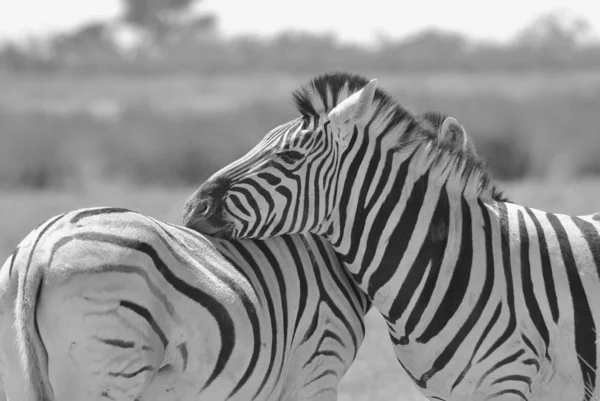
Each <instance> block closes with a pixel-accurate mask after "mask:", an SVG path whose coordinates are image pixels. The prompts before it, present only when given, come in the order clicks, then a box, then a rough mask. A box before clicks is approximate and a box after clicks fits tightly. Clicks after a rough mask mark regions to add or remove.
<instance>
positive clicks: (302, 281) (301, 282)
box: [273, 235, 316, 344]
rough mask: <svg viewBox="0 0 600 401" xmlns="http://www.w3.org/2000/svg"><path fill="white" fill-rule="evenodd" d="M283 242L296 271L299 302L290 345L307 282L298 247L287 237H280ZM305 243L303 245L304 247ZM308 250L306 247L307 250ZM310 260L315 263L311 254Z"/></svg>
mask: <svg viewBox="0 0 600 401" xmlns="http://www.w3.org/2000/svg"><path fill="white" fill-rule="evenodd" d="M282 239H283V241H284V242H285V245H286V246H287V250H288V251H289V252H290V254H291V255H292V259H293V261H294V266H293V270H294V271H296V272H297V273H298V286H299V289H298V296H299V299H298V300H299V302H298V311H297V312H296V320H295V322H294V331H293V333H292V339H291V341H290V343H292V344H293V343H294V339H295V338H296V331H297V330H298V327H299V326H300V319H301V318H302V315H303V314H304V310H305V309H306V302H305V301H304V300H305V299H306V298H307V296H308V282H307V279H306V275H305V271H304V269H303V267H304V264H303V263H302V258H301V257H300V254H299V253H298V246H297V242H296V241H294V239H293V238H292V237H290V236H289V235H284V236H282ZM304 244H305V243H303V245H304ZM308 249H309V248H308V247H307V250H308ZM310 256H311V259H309V260H310V261H311V262H312V263H316V261H315V260H314V259H313V258H312V254H310ZM273 268H274V269H277V268H278V266H274V267H273ZM289 268H290V270H291V269H292V267H291V266H290V267H289Z"/></svg>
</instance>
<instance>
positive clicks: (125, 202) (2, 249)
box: [0, 179, 600, 401]
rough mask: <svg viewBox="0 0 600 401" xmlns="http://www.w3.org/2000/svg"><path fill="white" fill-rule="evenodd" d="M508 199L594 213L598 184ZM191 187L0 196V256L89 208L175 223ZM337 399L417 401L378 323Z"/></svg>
mask: <svg viewBox="0 0 600 401" xmlns="http://www.w3.org/2000/svg"><path fill="white" fill-rule="evenodd" d="M503 187H504V188H505V189H506V191H507V193H508V195H509V196H510V197H511V199H512V200H513V201H515V202H518V203H521V204H525V205H528V206H531V207H534V208H540V209H544V210H548V211H554V212H563V213H571V214H585V213H591V212H594V211H598V210H600V205H599V203H600V201H599V200H600V180H593V179H590V180H580V181H564V182H558V181H551V182H534V181H530V182H520V183H513V184H510V185H504V186H503ZM191 192H192V188H180V189H168V190H167V189H164V188H156V189H149V188H147V189H143V190H141V189H135V188H130V187H118V186H112V187H102V188H100V187H97V188H95V189H94V190H93V191H85V192H31V191H10V192H7V191H4V192H2V193H0V221H2V224H3V229H2V234H0V257H1V258H2V259H3V258H4V257H6V256H8V254H9V253H10V252H11V251H12V249H13V248H14V246H15V245H16V244H17V243H18V242H19V241H20V240H21V239H22V238H23V237H24V236H25V234H26V233H27V232H29V231H30V230H31V229H33V228H34V227H35V226H37V225H38V224H39V223H40V222H42V221H44V220H46V219H48V218H49V217H51V216H53V215H55V214H58V213H61V212H65V211H67V210H70V209H74V208H79V207H89V206H101V205H104V206H121V207H128V208H131V209H135V210H138V211H140V212H143V213H146V214H149V215H152V216H154V217H157V218H160V219H163V220H167V221H170V222H179V221H180V218H179V215H180V211H181V209H182V205H183V202H184V201H185V199H186V198H187V196H188V195H189V194H190V193H191ZM340 392H341V396H340V399H341V400H344V401H350V400H373V399H378V400H396V401H417V400H419V401H423V400H424V399H423V398H421V397H420V396H419V395H418V393H417V390H416V389H415V387H414V386H413V385H412V383H410V382H409V381H408V379H407V377H406V375H405V374H404V372H403V371H402V370H401V368H400V367H399V365H398V364H397V362H396V361H395V359H394V357H393V352H392V349H391V346H390V344H389V339H388V335H387V332H386V328H385V325H384V324H383V321H382V319H381V318H380V316H379V315H378V314H377V313H376V312H371V313H370V314H369V315H368V317H367V337H366V340H365V342H364V344H363V346H362V348H361V350H360V352H359V355H358V358H357V360H356V361H355V363H354V365H353V366H352V368H351V370H350V372H349V373H348V374H347V376H346V377H345V378H344V380H343V382H342V385H341V388H340ZM0 398H1V397H0Z"/></svg>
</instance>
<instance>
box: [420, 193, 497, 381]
mask: <svg viewBox="0 0 600 401" xmlns="http://www.w3.org/2000/svg"><path fill="white" fill-rule="evenodd" d="M461 210H462V221H461V223H462V234H461V240H460V251H459V253H458V259H457V260H456V265H455V266H454V271H453V272H452V277H451V278H450V283H449V284H448V288H447V289H446V292H445V293H444V297H443V298H442V300H441V302H440V304H439V306H438V309H437V310H436V311H435V314H434V315H433V317H432V318H431V320H430V322H429V325H428V326H427V328H426V329H425V330H424V331H423V333H422V334H421V335H420V336H419V337H418V338H417V341H418V342H420V343H422V344H426V343H428V342H429V341H430V340H431V339H432V338H433V337H435V336H437V335H438V334H439V333H440V332H441V331H442V330H443V329H444V327H446V325H447V324H448V322H449V321H450V319H452V317H453V316H454V314H455V313H456V312H457V311H458V308H459V306H460V304H461V303H462V301H463V299H464V297H465V293H466V292H467V288H468V286H469V280H470V277H471V267H472V265H473V228H472V222H471V211H470V209H469V204H468V203H467V201H466V200H464V199H462V200H461ZM488 285H489V284H488ZM486 290H487V289H486ZM485 301H486V298H483V299H482V298H481V297H480V298H479V301H478V302H479V305H478V306H479V307H480V308H483V306H484V305H485ZM480 313H481V310H479V311H478V314H480ZM471 317H473V315H472V316H471ZM463 327H468V326H463ZM455 340H456V337H455ZM456 341H458V340H456ZM454 345H456V346H457V345H458V344H454ZM447 350H448V349H447ZM448 351H450V350H448ZM441 356H442V355H440V357H441ZM440 357H438V359H437V360H436V362H437V363H438V364H444V365H445V363H447V362H448V361H447V360H445V358H443V359H440ZM445 357H447V356H446V355H445ZM444 362H445V363H444ZM440 366H441V365H440ZM437 368H438V367H436V366H433V367H432V368H431V370H430V372H427V373H425V374H424V375H423V379H425V380H426V378H429V377H431V376H430V375H432V374H434V373H435V371H436V370H437Z"/></svg>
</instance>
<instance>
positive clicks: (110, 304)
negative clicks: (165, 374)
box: [38, 272, 166, 401]
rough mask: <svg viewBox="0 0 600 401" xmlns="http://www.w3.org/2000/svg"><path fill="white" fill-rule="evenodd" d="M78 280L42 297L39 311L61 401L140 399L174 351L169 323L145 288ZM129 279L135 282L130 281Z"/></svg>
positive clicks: (121, 278) (107, 276)
mask: <svg viewBox="0 0 600 401" xmlns="http://www.w3.org/2000/svg"><path fill="white" fill-rule="evenodd" d="M94 276H95V275H94V274H91V275H90V274H78V275H74V276H71V277H70V278H69V279H68V280H66V281H63V282H61V283H59V284H58V285H56V286H54V287H52V286H51V287H50V288H48V289H47V290H44V291H42V293H41V296H40V302H39V304H38V324H39V332H40V336H41V339H42V341H43V343H44V345H45V347H46V350H47V354H48V378H49V381H50V383H51V385H52V388H53V390H54V396H55V399H56V401H71V400H72V401H76V400H90V401H92V400H107V399H108V400H115V401H121V400H123V401H125V400H127V401H129V400H131V401H133V400H135V399H137V398H139V397H140V396H141V395H142V393H143V392H144V390H145V389H146V388H147V387H148V386H149V385H150V383H151V381H152V380H153V378H154V377H155V375H156V373H157V372H158V371H159V368H160V366H161V365H162V363H163V356H164V352H165V347H166V337H165V334H164V333H163V332H162V331H161V330H160V329H159V328H158V325H157V324H156V321H155V320H154V319H157V320H159V321H161V320H162V319H159V317H160V315H161V311H160V310H159V309H160V308H159V307H158V305H156V302H155V299H154V297H153V295H152V294H151V293H150V291H149V290H148V288H147V287H145V285H144V283H143V280H136V279H135V276H134V277H132V275H126V274H123V273H117V272H112V273H104V274H102V276H101V277H98V276H96V277H94ZM128 276H129V277H128Z"/></svg>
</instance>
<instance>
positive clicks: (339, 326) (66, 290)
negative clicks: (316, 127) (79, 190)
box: [0, 208, 370, 401]
mask: <svg viewBox="0 0 600 401" xmlns="http://www.w3.org/2000/svg"><path fill="white" fill-rule="evenodd" d="M0 288H2V289H3V291H2V293H1V294H2V295H1V298H0V300H1V303H0V312H1V313H0V316H1V317H2V319H3V324H2V329H1V330H0V344H1V347H0V352H1V357H2V360H3V361H5V365H4V367H5V368H4V370H3V371H2V372H1V374H2V378H3V381H4V384H5V387H6V392H7V395H8V397H9V398H10V399H16V400H31V401H34V400H35V401H42V400H51V399H56V400H61V401H67V400H83V399H86V400H116V401H121V400H123V401H125V400H134V399H136V400H140V401H142V400H143V401H146V400H157V401H158V400H161V401H164V400H173V401H175V400H183V401H196V400H200V399H210V400H281V399H299V400H335V399H336V398H337V386H338V383H339V381H340V379H341V378H342V376H343V375H344V373H345V372H346V371H347V369H348V368H349V366H350V364H351V363H352V361H353V360H354V357H355V356H356V352H357V350H358V348H359V347H360V345H361V343H362V340H363V337H364V324H363V319H364V315H365V313H366V311H367V310H368V307H369V305H370V303H369V302H368V301H367V299H366V297H365V296H364V295H363V293H362V291H360V290H359V289H358V288H357V287H356V286H355V285H354V283H353V281H352V280H351V278H350V276H349V275H348V274H347V272H346V270H345V269H343V268H342V266H341V264H340V263H339V261H338V259H337V257H336V255H335V253H334V252H333V250H332V248H331V246H330V245H329V244H328V243H327V242H326V241H324V240H322V239H320V238H319V237H317V236H314V235H307V236H298V235H295V236H282V237H279V238H276V239H273V240H269V241H250V240H246V241H226V240H217V239H213V238H211V237H206V236H203V235H200V234H198V233H196V232H194V231H192V230H189V229H186V228H184V227H180V226H176V225H171V224H166V223H163V222H160V221H157V220H155V219H152V218H150V217H147V216H144V215H142V214H139V213H136V212H133V211H130V210H126V209H119V208H94V209H83V210H76V211H73V212H70V213H66V214H64V215H60V216H56V217H55V218H52V219H50V220H48V221H47V222H45V223H43V224H42V225H41V226H40V227H38V228H37V229H36V230H34V231H32V232H31V233H30V234H29V235H28V236H27V237H26V238H25V239H24V240H23V241H22V242H21V244H20V245H19V246H18V248H17V250H16V251H15V252H14V253H13V255H12V256H11V257H9V259H8V260H7V261H6V263H5V265H4V266H3V267H2V270H0ZM13 305H16V307H15V308H14V309H13ZM15 339H16V344H17V345H15Z"/></svg>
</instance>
